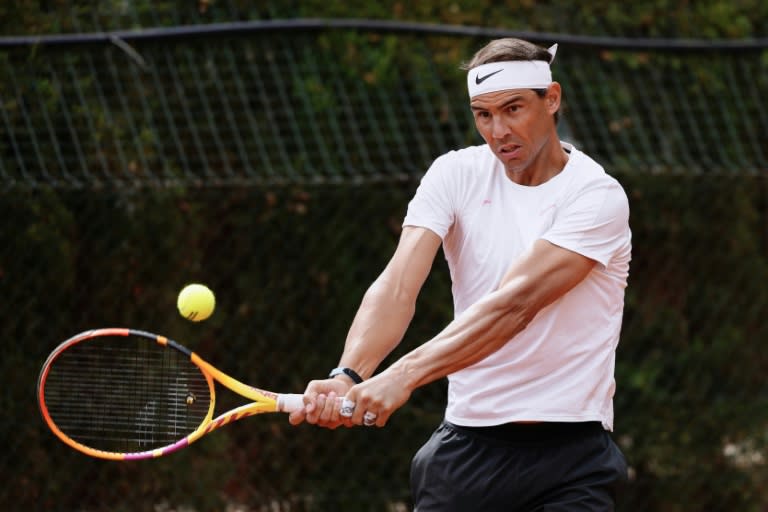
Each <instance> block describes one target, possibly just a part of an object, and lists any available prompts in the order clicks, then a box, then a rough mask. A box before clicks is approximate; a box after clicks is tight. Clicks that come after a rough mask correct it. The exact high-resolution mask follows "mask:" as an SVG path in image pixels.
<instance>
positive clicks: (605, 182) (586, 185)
mask: <svg viewBox="0 0 768 512" xmlns="http://www.w3.org/2000/svg"><path fill="white" fill-rule="evenodd" d="M569 147H570V161H569V164H570V166H571V168H572V170H573V171H574V172H573V180H572V181H573V182H572V184H571V185H572V187H571V190H572V191H574V192H576V191H580V192H583V191H584V190H590V189H596V188H597V189H605V190H613V191H614V193H615V194H617V195H622V196H626V194H625V193H624V188H623V187H622V186H621V183H619V181H618V180H617V179H616V178H615V177H613V176H611V175H610V174H608V173H607V172H606V170H605V168H604V167H603V166H602V165H600V164H599V163H598V162H596V161H595V160H594V159H593V158H592V157H590V156H589V155H587V154H586V153H584V152H582V151H579V150H578V149H576V148H575V147H573V146H570V145H569Z"/></svg>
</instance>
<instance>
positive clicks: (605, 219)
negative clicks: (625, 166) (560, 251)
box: [542, 178, 629, 267]
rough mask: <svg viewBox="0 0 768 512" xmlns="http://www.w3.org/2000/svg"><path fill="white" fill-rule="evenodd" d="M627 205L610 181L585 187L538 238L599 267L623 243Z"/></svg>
mask: <svg viewBox="0 0 768 512" xmlns="http://www.w3.org/2000/svg"><path fill="white" fill-rule="evenodd" d="M628 236H629V201H628V199H627V195H626V194H625V192H624V189H623V188H622V187H621V185H620V184H619V183H618V182H617V181H616V180H614V179H612V178H607V179H603V180H600V181H597V182H594V183H591V184H589V185H588V186H587V187H585V188H584V189H582V190H580V191H579V192H578V193H577V194H574V198H573V200H571V201H570V202H568V203H566V204H564V205H563V206H562V207H561V208H559V209H558V212H557V214H556V217H555V221H554V222H553V224H552V226H551V228H550V229H549V230H547V232H546V233H544V235H543V236H542V238H543V239H545V240H548V241H550V242H552V243H553V244H555V245H558V246H560V247H564V248H566V249H569V250H571V251H574V252H577V253H579V254H582V255H584V256H586V257H588V258H591V259H593V260H595V261H597V262H598V263H600V264H602V265H603V267H605V266H607V265H608V263H609V262H610V261H611V259H612V257H613V256H614V254H616V252H617V251H619V250H620V249H621V248H622V247H624V246H625V244H626V243H627V237H628Z"/></svg>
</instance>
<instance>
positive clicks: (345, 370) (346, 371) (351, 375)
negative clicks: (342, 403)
mask: <svg viewBox="0 0 768 512" xmlns="http://www.w3.org/2000/svg"><path fill="white" fill-rule="evenodd" d="M342 373H343V374H344V375H346V376H347V377H349V378H350V379H352V382H354V383H355V384H360V383H361V382H363V378H362V377H361V376H360V375H358V374H357V372H356V371H355V370H353V369H352V368H346V367H344V366H340V367H338V368H334V369H333V370H331V373H329V374H328V378H329V379H332V378H334V377H335V376H337V375H341V374H342Z"/></svg>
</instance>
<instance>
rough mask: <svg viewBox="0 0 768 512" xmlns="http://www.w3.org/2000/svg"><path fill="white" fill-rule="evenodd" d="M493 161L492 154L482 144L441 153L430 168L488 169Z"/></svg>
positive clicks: (485, 145)
mask: <svg viewBox="0 0 768 512" xmlns="http://www.w3.org/2000/svg"><path fill="white" fill-rule="evenodd" d="M494 159H495V157H494V156H493V152H491V150H490V148H489V147H488V145H487V144H483V145H481V146H468V147H465V148H461V149H454V150H451V151H448V152H447V153H443V154H442V155H440V156H439V157H437V158H436V159H435V161H434V163H433V164H432V167H439V168H441V169H446V168H450V169H455V170H458V171H469V170H473V169H484V168H488V167H489V166H490V165H489V164H493V161H494Z"/></svg>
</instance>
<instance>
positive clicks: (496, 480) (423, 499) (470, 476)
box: [411, 421, 627, 512]
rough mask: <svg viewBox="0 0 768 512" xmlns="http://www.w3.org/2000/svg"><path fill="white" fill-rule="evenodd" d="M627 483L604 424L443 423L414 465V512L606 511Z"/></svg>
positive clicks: (621, 461) (620, 457)
mask: <svg viewBox="0 0 768 512" xmlns="http://www.w3.org/2000/svg"><path fill="white" fill-rule="evenodd" d="M626 478H627V464H626V460H625V459H624V455H623V454H622V453H621V450H620V449H619V447H618V446H616V444H615V443H614V442H613V440H612V439H611V436H610V434H609V433H608V432H606V431H605V430H604V429H603V427H602V426H601V424H600V423H599V422H588V423H535V424H518V423H508V424H505V425H498V426H495V427H461V426H457V425H453V424H451V423H448V422H447V421H444V422H443V423H442V424H441V425H440V426H439V427H438V428H437V430H435V432H434V433H433V434H432V437H431V438H430V439H429V441H427V443H426V444H425V445H424V446H422V447H421V449H420V450H419V451H418V452H417V453H416V455H415V456H414V458H413V463H412V464H411V490H412V493H413V501H414V512H474V511H477V512H514V511H520V512H534V511H536V512H545V511H552V512H554V511H568V512H577V511H585V512H586V511H589V512H598V511H599V512H603V511H605V512H607V511H612V510H614V508H615V492H616V487H617V485H618V484H620V483H621V482H623V481H625V480H626Z"/></svg>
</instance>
